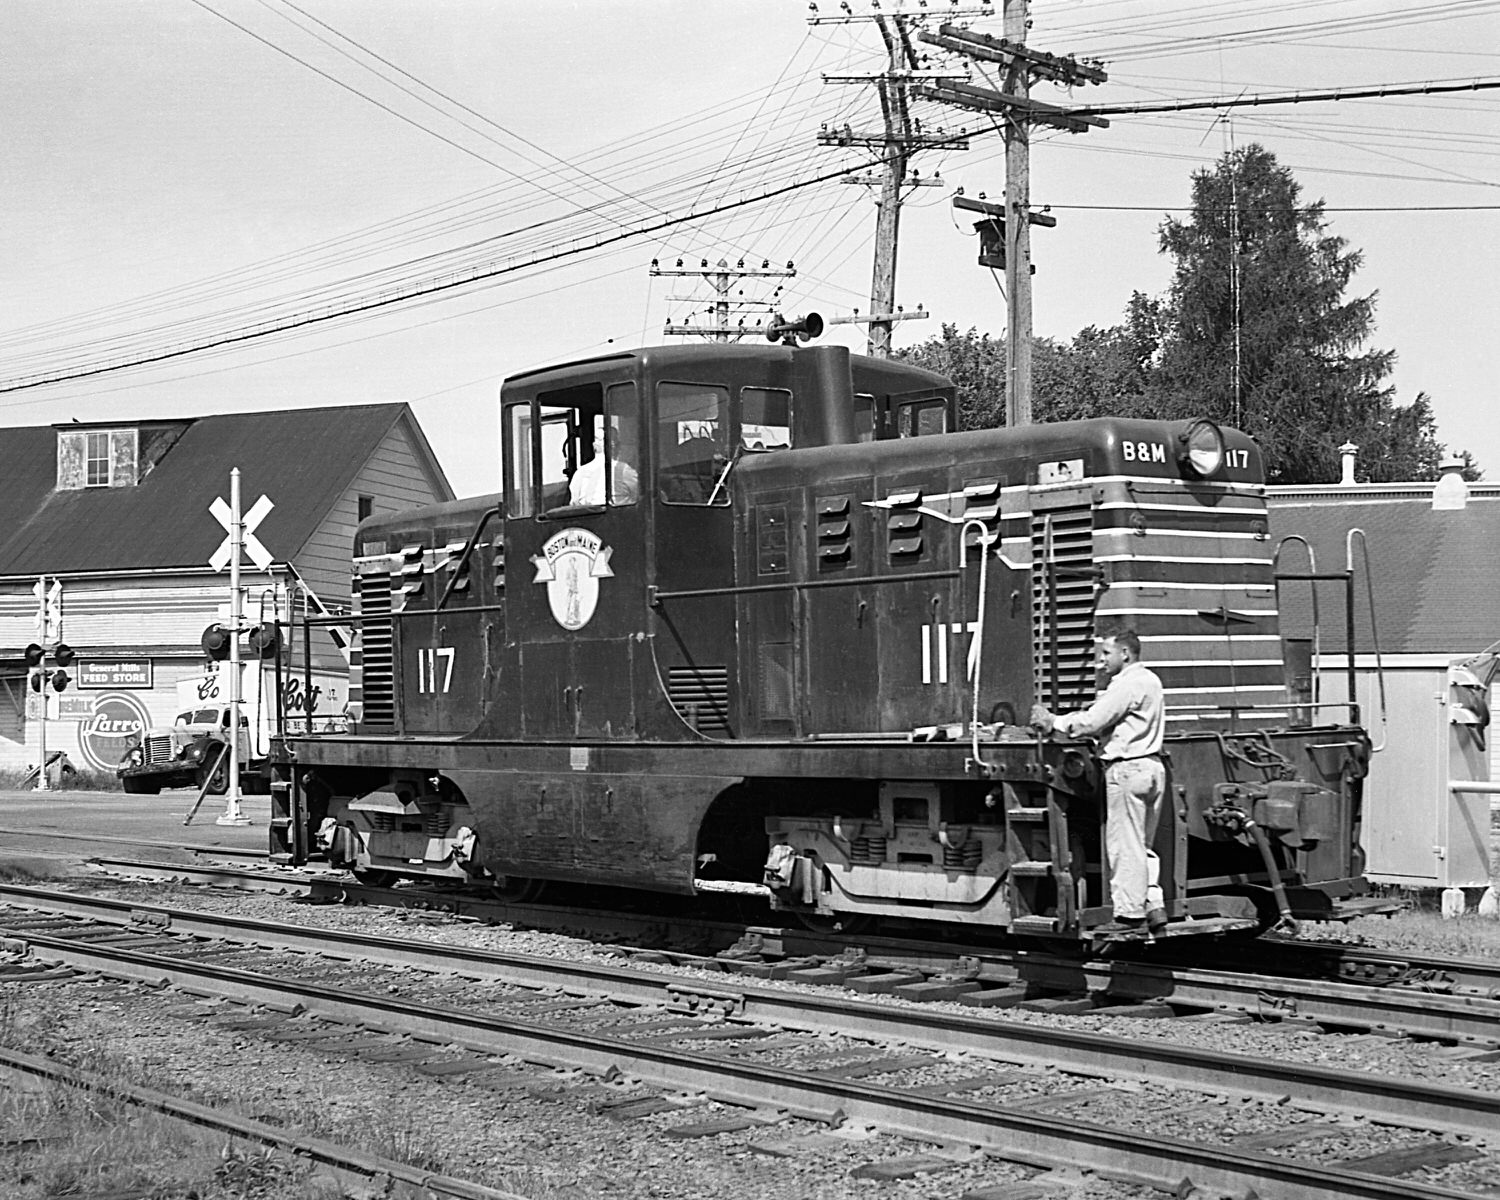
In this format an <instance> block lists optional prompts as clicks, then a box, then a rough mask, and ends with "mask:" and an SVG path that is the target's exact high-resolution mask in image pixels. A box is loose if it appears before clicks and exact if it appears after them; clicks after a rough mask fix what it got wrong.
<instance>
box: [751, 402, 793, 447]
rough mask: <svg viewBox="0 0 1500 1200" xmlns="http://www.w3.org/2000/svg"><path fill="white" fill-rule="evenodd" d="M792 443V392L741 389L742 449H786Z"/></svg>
mask: <svg viewBox="0 0 1500 1200" xmlns="http://www.w3.org/2000/svg"><path fill="white" fill-rule="evenodd" d="M791 444H792V393H791V392H788V391H786V390H785V389H783V388H759V387H747V388H741V389H740V449H742V450H785V449H786V448H787V447H788V446H790V445H791Z"/></svg>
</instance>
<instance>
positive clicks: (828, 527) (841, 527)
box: [818, 496, 853, 571]
mask: <svg viewBox="0 0 1500 1200" xmlns="http://www.w3.org/2000/svg"><path fill="white" fill-rule="evenodd" d="M852 532H853V531H852V528H851V525H850V521H849V497H848V496H819V497H818V570H820V571H836V570H840V569H841V568H843V567H847V566H849V565H850V564H851V563H852V561H853V554H852V546H851V536H852Z"/></svg>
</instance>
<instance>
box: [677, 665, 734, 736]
mask: <svg viewBox="0 0 1500 1200" xmlns="http://www.w3.org/2000/svg"><path fill="white" fill-rule="evenodd" d="M667 699H668V700H670V701H671V702H672V707H673V708H675V709H676V710H677V713H678V715H679V716H680V717H682V719H683V720H684V721H686V722H687V723H688V724H689V725H691V726H692V727H693V728H694V729H696V730H697V731H698V732H699V733H706V734H710V735H719V736H723V735H727V734H728V733H729V668H728V667H670V668H668V670H667Z"/></svg>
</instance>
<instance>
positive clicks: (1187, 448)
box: [1177, 417, 1224, 476]
mask: <svg viewBox="0 0 1500 1200" xmlns="http://www.w3.org/2000/svg"><path fill="white" fill-rule="evenodd" d="M1177 461H1178V462H1180V463H1181V464H1182V465H1183V466H1185V467H1186V468H1187V469H1188V470H1190V471H1191V472H1192V473H1193V474H1194V475H1203V476H1208V475H1212V474H1213V473H1214V472H1215V471H1217V470H1218V469H1219V468H1220V467H1222V466H1223V465H1224V435H1223V434H1222V433H1220V432H1219V427H1218V426H1217V425H1215V424H1214V423H1213V422H1212V421H1207V420H1204V419H1202V418H1201V417H1200V418H1199V419H1198V420H1196V421H1194V422H1193V423H1192V424H1191V425H1189V426H1188V427H1187V429H1186V430H1185V431H1184V432H1182V433H1179V434H1178V435H1177Z"/></svg>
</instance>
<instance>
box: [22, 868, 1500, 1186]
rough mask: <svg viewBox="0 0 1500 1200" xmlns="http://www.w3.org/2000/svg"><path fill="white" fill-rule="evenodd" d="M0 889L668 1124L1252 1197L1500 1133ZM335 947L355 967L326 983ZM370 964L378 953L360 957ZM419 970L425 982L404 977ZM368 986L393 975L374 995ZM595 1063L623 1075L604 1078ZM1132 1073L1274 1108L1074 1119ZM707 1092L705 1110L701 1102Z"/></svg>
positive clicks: (478, 1082) (116, 973)
mask: <svg viewBox="0 0 1500 1200" xmlns="http://www.w3.org/2000/svg"><path fill="white" fill-rule="evenodd" d="M0 901H3V902H4V903H5V907H4V908H3V909H0V928H4V929H7V930H9V931H10V933H9V936H10V937H11V938H12V939H14V940H12V941H10V942H7V943H4V944H5V946H6V947H7V948H9V949H11V950H19V949H21V948H23V947H24V949H25V950H27V951H28V952H29V954H30V955H31V956H32V958H33V959H35V960H39V961H41V962H43V963H46V964H49V965H50V969H51V970H52V971H54V972H57V971H68V970H74V971H91V972H99V973H101V974H105V975H108V976H110V977H113V978H118V979H124V980H131V981H134V982H136V983H141V984H147V985H150V986H161V985H162V984H166V985H169V986H171V987H173V988H176V989H178V990H179V991H182V992H185V993H188V994H190V995H194V996H198V997H200V998H205V999H208V1000H211V1001H214V1002H215V1003H214V1004H213V1006H212V1007H208V1008H202V1011H201V1012H198V1013H197V1014H196V1015H197V1016H198V1017H199V1018H200V1019H203V1018H216V1019H221V1020H225V1021H228V1022H231V1023H233V1027H235V1028H238V1029H243V1030H256V1031H260V1032H263V1033H264V1035H265V1036H267V1037H269V1038H272V1039H273V1040H280V1041H283V1042H285V1043H286V1044H288V1045H293V1044H295V1043H297V1042H299V1041H301V1042H307V1043H309V1044H316V1045H317V1046H319V1047H320V1048H321V1049H324V1050H330V1049H331V1050H334V1051H335V1052H337V1048H338V1047H340V1046H343V1047H346V1048H348V1052H349V1053H365V1052H368V1053H373V1054H377V1055H384V1056H386V1058H385V1061H408V1062H410V1063H412V1064H414V1067H413V1069H420V1070H424V1071H426V1072H427V1073H431V1074H440V1075H444V1076H448V1077H451V1078H453V1079H455V1080H467V1081H469V1082H470V1083H472V1084H473V1085H475V1086H488V1087H493V1088H497V1089H507V1088H516V1089H535V1088H537V1087H538V1086H542V1085H540V1084H539V1082H538V1078H537V1076H536V1074H535V1064H542V1065H545V1066H546V1067H548V1068H551V1069H556V1068H563V1069H568V1070H573V1071H582V1072H585V1073H587V1074H588V1076H589V1077H590V1081H589V1082H587V1083H586V1084H583V1085H581V1086H583V1087H586V1088H592V1089H596V1090H597V1089H599V1088H603V1089H605V1091H604V1092H603V1093H602V1094H597V1095H595V1096H594V1098H593V1102H595V1103H598V1104H602V1105H612V1104H615V1103H616V1102H618V1104H620V1105H622V1106H623V1105H634V1106H635V1107H634V1108H633V1109H631V1110H629V1111H632V1112H636V1113H639V1114H641V1115H649V1114H652V1113H655V1114H666V1118H665V1119H666V1120H669V1121H671V1120H676V1119H677V1118H679V1117H680V1118H682V1120H681V1122H680V1123H678V1124H674V1125H668V1126H666V1127H665V1128H664V1132H663V1135H664V1136H674V1137H690V1136H704V1135H706V1134H708V1133H724V1132H726V1131H728V1132H733V1131H736V1130H737V1131H740V1132H741V1133H744V1134H745V1135H746V1136H754V1134H755V1133H757V1132H764V1130H765V1126H767V1125H772V1126H780V1125H782V1124H783V1123H784V1122H785V1121H787V1120H792V1119H793V1118H796V1119H800V1120H803V1121H809V1120H810V1121H813V1122H816V1123H819V1124H821V1125H825V1126H832V1125H839V1124H848V1123H856V1124H863V1125H869V1126H872V1127H874V1128H876V1129H879V1130H881V1131H883V1132H884V1134H885V1135H886V1136H900V1137H903V1138H908V1139H914V1140H916V1141H917V1142H921V1143H926V1144H929V1145H932V1146H939V1147H948V1148H950V1150H949V1151H948V1157H949V1159H950V1160H952V1152H951V1147H954V1146H964V1147H968V1148H970V1149H968V1150H966V1152H965V1153H967V1154H970V1155H972V1154H973V1153H976V1152H980V1153H984V1154H987V1155H991V1156H994V1157H999V1158H1009V1159H1012V1160H1016V1159H1019V1160H1021V1161H1024V1162H1029V1163H1032V1164H1044V1165H1047V1166H1054V1167H1056V1166H1064V1165H1066V1166H1073V1167H1079V1166H1082V1167H1085V1168H1088V1169H1092V1170H1097V1171H1099V1172H1100V1173H1102V1174H1106V1175H1110V1176H1112V1177H1118V1178H1123V1179H1128V1180H1130V1181H1132V1182H1136V1183H1141V1184H1146V1185H1149V1186H1153V1187H1159V1188H1163V1189H1167V1190H1170V1189H1173V1188H1180V1185H1181V1184H1182V1181H1183V1180H1184V1179H1188V1180H1191V1181H1192V1183H1193V1184H1195V1185H1196V1186H1199V1187H1202V1188H1208V1189H1218V1190H1220V1191H1225V1190H1227V1191H1238V1192H1239V1193H1241V1194H1245V1193H1247V1192H1248V1191H1249V1190H1251V1189H1253V1190H1254V1191H1255V1193H1256V1194H1258V1195H1260V1196H1262V1197H1268V1196H1284V1197H1297V1198H1301V1197H1331V1196H1340V1197H1372V1198H1373V1197H1397V1196H1401V1197H1415V1198H1426V1197H1432V1198H1434V1200H1436V1198H1437V1197H1456V1196H1462V1195H1470V1194H1472V1193H1466V1192H1462V1191H1457V1190H1453V1189H1450V1188H1445V1187H1441V1186H1437V1185H1434V1184H1424V1183H1419V1182H1416V1181H1414V1180H1412V1179H1411V1178H1409V1177H1407V1175H1406V1174H1404V1173H1409V1172H1411V1171H1413V1170H1416V1169H1418V1168H1419V1167H1421V1166H1426V1167H1429V1168H1434V1167H1441V1166H1442V1165H1444V1164H1454V1163H1459V1162H1461V1161H1462V1160H1465V1159H1468V1160H1475V1159H1479V1160H1481V1162H1482V1161H1483V1160H1484V1156H1485V1155H1486V1154H1487V1153H1488V1151H1487V1150H1486V1149H1482V1148H1481V1147H1480V1146H1477V1145H1470V1144H1465V1143H1464V1142H1463V1141H1462V1140H1461V1139H1465V1138H1467V1139H1478V1140H1480V1141H1483V1140H1484V1139H1487V1138H1492V1137H1494V1131H1495V1130H1496V1129H1500V1096H1497V1095H1493V1094H1488V1093H1480V1092H1474V1091H1470V1090H1464V1089H1458V1088H1452V1087H1444V1086H1439V1085H1429V1084H1420V1083H1413V1082H1410V1081H1405V1080H1399V1079H1392V1078H1384V1077H1379V1076H1374V1075H1371V1074H1368V1073H1365V1072H1354V1071H1342V1070H1335V1069H1332V1068H1326V1067H1309V1066H1305V1065H1302V1066H1299V1065H1295V1064H1288V1063H1284V1062H1275V1061H1262V1060H1260V1059H1254V1058H1250V1057H1247V1056H1241V1055H1228V1054H1222V1053H1215V1052H1206V1051H1201V1050H1194V1049H1190V1048H1184V1047H1178V1046H1174V1045H1171V1044H1168V1043H1166V1042H1163V1041H1160V1040H1155V1039H1150V1040H1147V1039H1140V1040H1130V1041H1126V1040H1124V1039H1122V1038H1121V1037H1119V1036H1117V1035H1114V1034H1111V1035H1110V1036H1100V1035H1091V1034H1084V1033H1077V1032H1072V1031H1064V1030H1058V1029H1050V1028H1042V1027H1038V1026H1035V1025H1026V1026H1020V1025H1011V1024H1008V1023H1005V1022H999V1021H995V1020H993V1019H987V1018H985V1017H983V1016H982V1015H979V1014H965V1013H957V1012H952V1011H949V1010H946V1009H944V1010H939V1009H936V1008H923V1007H920V1006H909V1005H892V1004H890V1003H874V1002H871V1001H868V1000H864V999H861V998H859V997H857V996H852V995H848V994H844V993H841V992H835V991H831V990H830V991H821V990H820V991H791V990H788V989H785V988H778V987H776V986H773V985H768V984H761V983H757V982H755V981H754V980H753V979H751V978H747V977H745V976H743V975H737V976H728V977H726V978H725V979H724V980H687V979H684V978H682V977H679V976H674V975H670V974H665V973H663V972H661V971H660V970H659V969H658V970H642V969H637V968H631V967H621V966H612V965H604V964H588V963H570V962H563V961H560V960H556V959H538V958H531V957H527V956H520V955H514V954H499V953H495V952H492V951H481V950H475V949H469V948H461V947H454V946H449V945H433V944H420V943H413V942H412V941H410V940H409V939H405V938H402V939H389V938H376V937H370V936H368V935H353V934H348V933H343V932H334V931H329V930H324V929H311V928H301V929H299V928H295V927H289V926H287V925H284V924H281V923H276V924H272V923H267V922H256V921H246V920H243V919H226V918H223V917H218V916H208V915H205V914H202V913H192V912H183V911H177V910H168V909H164V908H160V907H156V906H150V907H141V906H130V905H127V904H122V903H119V902H113V901H105V900H99V899H92V898H83V897H78V896H72V895H57V896H53V895H48V894H46V893H43V892H42V891H41V890H40V889H22V888H3V889H0ZM286 951H291V952H293V954H291V955H288V954H285V953H283V952H286ZM310 955H317V956H318V958H317V959H312V958H310V957H309V956H310ZM341 961H348V962H351V963H353V964H357V966H354V967H351V968H350V969H349V970H348V975H349V979H348V981H347V982H343V983H341V982H339V980H338V979H337V975H338V974H339V968H338V967H337V963H339V962H341ZM377 965H378V966H379V967H381V968H384V969H385V973H382V974H380V975H379V976H372V974H371V972H372V969H373V967H374V966H377ZM747 965H753V964H747ZM413 968H416V969H418V970H419V971H420V972H422V975H421V976H420V979H422V980H425V981H426V982H425V984H423V983H417V984H413V982H412V979H411V974H412V969H413ZM387 976H389V981H388V979H387ZM58 978H59V976H57V975H53V976H52V982H56V981H57V980H58ZM0 981H3V976H0ZM371 986H380V987H388V988H391V989H394V990H393V991H391V992H389V993H387V992H381V993H378V994H372V993H371V992H370V991H368V990H366V989H368V988H370V987H371ZM965 994H973V993H965ZM456 1001H458V1002H461V1003H455V1002H456ZM230 1004H233V1005H236V1006H238V1007H237V1008H235V1009H230V1008H228V1007H227V1006H228V1005H230ZM257 1006H258V1011H251V1009H252V1008H257ZM194 1007H195V1008H201V1007H202V1006H194ZM1128 1007H1129V1008H1134V1009H1138V1007H1139V1006H1135V1005H1132V1006H1128ZM830 1038H833V1039H835V1040H836V1041H837V1042H838V1044H834V1045H831V1044H830V1042H829V1039H830ZM455 1048H456V1049H455ZM527 1064H531V1065H530V1066H528V1065H527ZM609 1080H615V1081H619V1080H626V1081H630V1084H631V1086H628V1087H625V1088H623V1089H622V1088H620V1087H617V1086H615V1085H614V1084H611V1083H608V1082H600V1081H609ZM1101 1080H1105V1081H1107V1082H1104V1083H1102V1084H1101ZM1142 1087H1148V1088H1150V1089H1153V1094H1152V1098H1151V1102H1150V1107H1151V1109H1152V1112H1153V1116H1157V1117H1159V1116H1160V1114H1161V1113H1162V1112H1163V1111H1166V1112H1177V1113H1179V1114H1181V1113H1191V1112H1193V1111H1194V1110H1195V1109H1202V1108H1203V1107H1204V1106H1205V1105H1216V1104H1217V1105H1222V1104H1223V1103H1225V1101H1224V1097H1233V1100H1232V1101H1229V1103H1232V1104H1235V1105H1250V1106H1255V1107H1256V1108H1257V1110H1258V1111H1261V1112H1264V1111H1268V1110H1269V1111H1276V1112H1280V1113H1282V1114H1286V1115H1287V1118H1288V1119H1286V1120H1285V1121H1284V1127H1283V1128H1278V1129H1273V1130H1272V1131H1270V1133H1262V1135H1261V1136H1259V1137H1258V1138H1257V1139H1255V1142H1254V1144H1251V1143H1249V1142H1242V1143H1237V1142H1236V1141H1235V1140H1233V1139H1232V1138H1228V1139H1225V1140H1224V1141H1223V1142H1222V1143H1220V1144H1213V1145H1206V1146H1202V1145H1199V1144H1197V1142H1196V1140H1194V1141H1189V1140H1187V1139H1176V1138H1169V1137H1163V1136H1161V1135H1160V1133H1159V1132H1154V1131H1151V1130H1145V1129H1141V1128H1130V1127H1121V1126H1119V1125H1112V1124H1110V1123H1108V1122H1107V1121H1103V1120H1100V1119H1099V1117H1098V1116H1097V1115H1091V1114H1097V1113H1099V1112H1101V1111H1102V1112H1104V1113H1108V1112H1109V1111H1110V1110H1111V1107H1112V1106H1113V1105H1116V1104H1117V1103H1118V1102H1119V1100H1120V1099H1121V1097H1122V1096H1125V1095H1128V1093H1129V1092H1130V1090H1131V1089H1133V1088H1134V1089H1139V1088H1142ZM1158 1092H1159V1094H1158ZM689 1097H690V1098H693V1100H692V1101H691V1102H690V1101H689V1100H688V1099H686V1098H689ZM704 1105H708V1106H710V1108H709V1109H708V1110H705V1111H704V1112H699V1111H698V1110H699V1109H700V1108H701V1107H702V1106H704ZM775 1114H790V1117H784V1116H778V1115H775ZM1293 1114H1295V1117H1294V1118H1293ZM1308 1114H1316V1116H1313V1117H1309V1116H1308ZM1370 1122H1375V1123H1377V1124H1378V1126H1379V1129H1380V1130H1381V1132H1382V1135H1384V1134H1389V1137H1388V1138H1385V1140H1386V1141H1388V1142H1389V1145H1388V1146H1387V1147H1386V1148H1385V1149H1381V1150H1377V1151H1376V1153H1375V1154H1374V1155H1373V1156H1371V1155H1365V1156H1364V1157H1363V1161H1360V1162H1354V1163H1342V1164H1328V1163H1324V1164H1319V1163H1315V1162H1310V1161H1304V1160H1293V1159H1281V1158H1275V1157H1271V1156H1269V1155H1268V1154H1267V1153H1266V1149H1267V1147H1273V1146H1282V1147H1286V1146H1295V1145H1297V1144H1299V1143H1314V1142H1315V1140H1316V1139H1319V1138H1324V1137H1330V1136H1335V1135H1336V1134H1337V1133H1338V1132H1339V1131H1343V1132H1347V1131H1348V1130H1349V1129H1350V1128H1351V1127H1353V1126H1355V1125H1360V1126H1365V1127H1368V1126H1369V1123H1370ZM1231 1124H1233V1122H1231ZM731 1127H732V1128H731ZM1367 1132H1368V1129H1367ZM974 1148H977V1150H976V1149H974ZM1496 1149H1497V1150H1500V1147H1496ZM917 1157H921V1156H920V1155H919V1156H917ZM927 1157H929V1158H931V1157H932V1155H928V1156H927ZM937 1157H938V1158H939V1159H942V1158H943V1155H942V1154H938V1155H937ZM941 1165H942V1164H941V1163H939V1164H938V1165H937V1166H936V1167H933V1166H929V1167H928V1168H927V1169H940V1167H941ZM949 1165H952V1162H951V1161H949ZM1495 1169H1496V1171H1497V1172H1500V1164H1496V1168H1495ZM1381 1172H1387V1173H1390V1172H1397V1173H1398V1174H1397V1177H1395V1178H1392V1177H1382V1175H1381ZM1496 1177H1497V1178H1500V1174H1497V1176H1496ZM1178 1194H1183V1193H1182V1192H1181V1191H1179V1193H1178Z"/></svg>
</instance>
